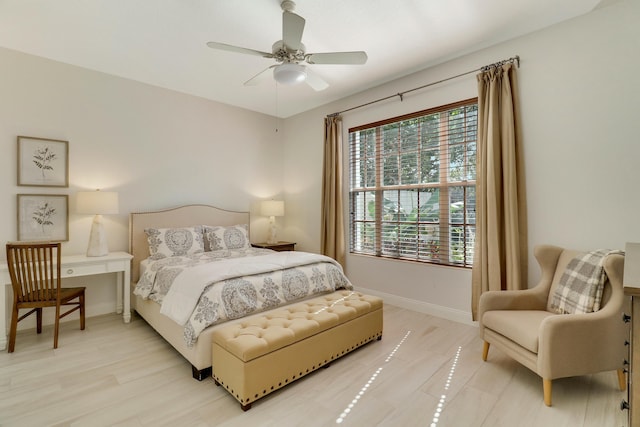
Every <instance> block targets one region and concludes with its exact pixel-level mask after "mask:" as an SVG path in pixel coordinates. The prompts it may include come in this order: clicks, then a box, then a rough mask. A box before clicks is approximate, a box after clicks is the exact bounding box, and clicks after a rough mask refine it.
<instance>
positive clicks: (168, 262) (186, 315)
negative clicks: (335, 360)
mask: <svg viewBox="0 0 640 427" xmlns="http://www.w3.org/2000/svg"><path fill="white" fill-rule="evenodd" d="M145 264H146V265H145V268H144V274H143V275H142V276H141V279H140V281H139V282H138V284H137V286H136V288H135V290H134V293H135V294H136V295H140V296H142V297H143V298H145V299H146V298H150V299H153V300H155V301H156V302H158V303H161V304H162V307H161V313H163V314H165V315H167V316H168V317H170V318H171V319H173V320H174V321H176V323H178V324H180V325H183V326H184V327H185V329H184V338H185V342H186V343H187V345H192V344H193V343H194V342H195V341H196V339H197V337H198V335H199V333H200V332H201V331H202V330H204V329H205V328H206V327H208V326H210V325H213V324H217V323H221V322H223V321H225V320H229V319H235V318H239V317H243V316H245V315H248V314H252V313H256V312H259V311H263V310H267V309H271V308H274V307H277V306H279V305H284V304H289V303H290V302H292V301H295V300H297V299H301V298H304V297H308V296H313V295H318V294H322V293H327V292H333V291H335V290H337V289H353V286H352V285H351V283H350V282H349V280H348V279H347V278H346V277H345V276H344V274H343V272H342V267H341V266H340V265H339V264H338V263H337V262H336V261H334V260H333V259H331V258H329V257H326V256H323V255H317V254H311V253H305V252H273V251H270V250H263V249H255V248H249V249H246V250H238V251H214V252H205V253H201V254H194V255H189V256H179V257H170V258H164V259H161V260H156V261H146V262H145Z"/></svg>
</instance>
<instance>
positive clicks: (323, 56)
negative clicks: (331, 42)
mask: <svg viewBox="0 0 640 427" xmlns="http://www.w3.org/2000/svg"><path fill="white" fill-rule="evenodd" d="M306 61H307V62H308V63H309V64H348V65H350V64H353V65H360V64H364V63H366V62H367V53H366V52H362V51H358V52H327V53H310V54H308V55H307V57H306Z"/></svg>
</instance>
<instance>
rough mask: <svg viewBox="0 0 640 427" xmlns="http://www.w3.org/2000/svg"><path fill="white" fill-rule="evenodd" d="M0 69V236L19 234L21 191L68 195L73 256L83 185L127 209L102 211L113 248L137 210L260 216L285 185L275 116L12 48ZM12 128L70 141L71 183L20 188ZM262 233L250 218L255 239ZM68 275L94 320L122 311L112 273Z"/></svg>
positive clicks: (67, 249)
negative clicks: (80, 286)
mask: <svg viewBox="0 0 640 427" xmlns="http://www.w3.org/2000/svg"><path fill="white" fill-rule="evenodd" d="M0 69H1V70H2V78H0V147H1V151H0V152H1V153H2V154H1V155H0V176H1V179H0V200H2V203H1V205H2V208H1V209H0V242H5V241H8V240H15V239H16V238H17V231H16V199H17V198H16V194H18V193H27V194H40V193H45V194H67V195H69V202H70V203H69V208H70V209H69V210H70V215H69V231H70V233H69V234H70V235H69V241H68V242H66V243H64V244H63V251H64V253H66V254H76V253H84V252H85V251H86V245H87V242H88V238H89V230H90V228H91V220H92V218H91V216H87V215H78V214H76V213H75V209H74V206H75V194H76V192H77V191H79V190H85V189H95V188H102V189H105V190H113V191H117V192H118V193H119V196H120V213H119V214H118V215H113V216H105V217H104V220H105V226H106V231H107V234H108V240H109V249H110V250H111V251H118V250H122V251H126V250H127V249H128V240H127V239H128V218H129V213H130V212H133V211H145V210H154V209H162V208H168V207H173V206H177V205H181V204H187V203H205V204H213V205H216V206H219V207H223V208H226V209H230V210H249V209H250V208H252V210H253V211H255V209H253V208H254V205H255V202H256V201H257V200H259V199H263V198H271V197H275V196H278V194H279V193H280V192H281V189H282V172H281V171H282V142H281V138H280V136H279V133H277V132H276V128H277V127H278V126H279V123H278V121H277V120H276V119H275V118H274V117H270V116H266V115H263V114H258V113H254V112H250V111H247V110H242V109H239V108H235V107H231V106H227V105H223V104H220V103H215V102H211V101H207V100H205V99H202V98H197V97H194V96H188V95H183V94H179V93H176V92H172V91H168V90H164V89H160V88H157V87H153V86H149V85H145V84H141V83H138V82H135V81H131V80H125V79H121V78H118V77H114V76H110V75H106V74H102V73H98V72H94V71H89V70H86V69H82V68H79V67H74V66H70V65H65V64H61V63H58V62H54V61H50V60H47V59H43V58H38V57H35V56H30V55H25V54H22V53H18V52H15V51H10V50H6V49H0ZM186 72H188V70H186V69H185V73H186ZM17 135H26V136H34V137H42V138H52V139H61V140H67V141H69V178H70V185H69V188H44V187H22V186H17V180H16V175H17V161H16V154H17ZM256 213H257V212H256ZM266 229H267V222H266V218H263V217H261V216H260V215H255V216H254V220H253V221H252V229H251V231H252V240H254V241H264V239H265V238H266ZM0 254H1V255H0V259H2V260H4V259H5V254H4V250H3V251H2V252H0ZM112 276H113V277H112ZM70 281H72V280H71V279H70ZM73 281H74V282H79V283H86V284H87V286H88V290H87V304H88V307H87V314H88V315H89V316H93V315H97V314H102V313H109V312H114V311H115V298H116V296H115V295H116V294H115V275H101V276H97V277H92V278H86V279H83V280H80V279H73ZM74 284H77V283H74ZM9 306H10V305H9ZM34 324H35V323H34V322H31V323H29V322H27V321H24V322H21V328H25V327H33V325H34Z"/></svg>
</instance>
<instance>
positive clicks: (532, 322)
mask: <svg viewBox="0 0 640 427" xmlns="http://www.w3.org/2000/svg"><path fill="white" fill-rule="evenodd" d="M550 316H559V314H555V313H551V312H549V311H543V310H492V311H487V312H486V313H484V315H483V316H482V323H483V324H484V326H485V327H486V328H488V329H491V330H493V331H495V332H497V333H499V334H500V335H503V336H505V337H507V338H509V339H510V340H511V341H513V342H515V343H517V344H519V345H520V346H522V347H524V348H526V349H527V350H529V351H531V352H533V353H536V354H538V336H539V334H538V331H539V330H540V324H541V323H542V322H543V321H544V320H545V319H546V318H547V317H550Z"/></svg>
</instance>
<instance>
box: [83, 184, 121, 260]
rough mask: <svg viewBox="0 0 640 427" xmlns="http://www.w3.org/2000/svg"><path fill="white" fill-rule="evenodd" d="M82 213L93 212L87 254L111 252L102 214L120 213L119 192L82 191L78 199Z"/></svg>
mask: <svg viewBox="0 0 640 427" xmlns="http://www.w3.org/2000/svg"><path fill="white" fill-rule="evenodd" d="M76 210H77V211H78V213H80V214H93V215H95V216H94V217H93V223H92V225H91V235H90V236H89V245H88V247H87V256H105V255H107V254H108V253H109V248H108V246H107V234H106V233H105V231H104V225H103V224H102V215H110V214H117V213H118V193H116V192H114V191H100V190H96V191H80V192H78V198H77V200H76Z"/></svg>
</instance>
